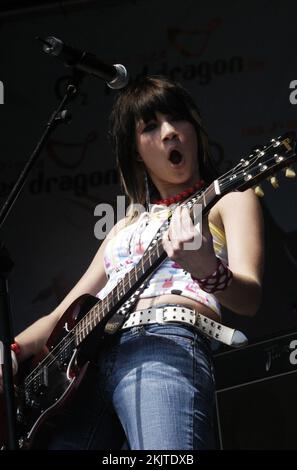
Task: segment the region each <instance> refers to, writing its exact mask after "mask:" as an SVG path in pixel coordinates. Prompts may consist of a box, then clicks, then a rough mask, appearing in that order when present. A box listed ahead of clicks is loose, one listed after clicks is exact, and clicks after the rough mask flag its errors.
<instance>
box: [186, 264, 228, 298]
mask: <svg viewBox="0 0 297 470" xmlns="http://www.w3.org/2000/svg"><path fill="white" fill-rule="evenodd" d="M192 279H193V280H194V281H197V282H198V284H199V286H200V287H201V289H202V290H204V291H205V292H208V293H209V294H213V293H215V292H217V291H221V290H225V289H227V287H228V286H229V285H230V284H231V281H232V279H233V274H232V271H230V269H229V268H228V266H226V265H225V264H224V263H223V262H222V260H220V258H218V257H217V267H216V270H215V271H214V272H213V273H212V274H210V275H209V276H207V277H204V278H201V279H200V278H198V277H194V276H192Z"/></svg>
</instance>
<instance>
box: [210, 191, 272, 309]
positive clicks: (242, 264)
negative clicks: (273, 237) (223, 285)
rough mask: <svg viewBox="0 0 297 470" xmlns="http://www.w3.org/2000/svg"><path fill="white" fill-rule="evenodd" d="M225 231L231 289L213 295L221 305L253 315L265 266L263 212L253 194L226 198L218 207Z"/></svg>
mask: <svg viewBox="0 0 297 470" xmlns="http://www.w3.org/2000/svg"><path fill="white" fill-rule="evenodd" d="M219 213H220V216H221V219H222V222H223V225H224V228H225V234H226V240H227V247H228V262H229V267H230V269H231V271H232V272H233V280H232V283H231V285H230V286H229V287H228V289H226V290H225V291H222V292H218V293H217V294H216V296H217V298H218V300H219V301H220V303H221V304H222V305H224V306H225V307H227V308H229V309H230V310H232V311H233V312H236V313H239V314H241V315H254V314H255V313H256V312H257V310H258V308H259V305H260V301H261V293H262V288H261V284H262V275H263V264H264V240H263V239H264V233H263V232H264V228H263V217H262V211H261V207H260V204H259V201H258V199H257V196H255V194H254V192H253V191H252V190H248V191H245V192H243V193H240V192H237V193H231V194H228V195H226V196H225V197H224V198H222V200H221V201H220V203H219Z"/></svg>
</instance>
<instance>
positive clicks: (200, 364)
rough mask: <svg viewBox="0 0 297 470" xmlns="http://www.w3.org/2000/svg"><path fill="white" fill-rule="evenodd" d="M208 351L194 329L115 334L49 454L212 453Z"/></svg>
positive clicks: (174, 327)
mask: <svg viewBox="0 0 297 470" xmlns="http://www.w3.org/2000/svg"><path fill="white" fill-rule="evenodd" d="M214 390H215V387H214V377H213V366H212V359H211V351H210V346H209V344H208V340H207V339H205V338H204V337H203V336H202V335H201V334H200V333H199V332H198V331H196V330H194V328H192V327H191V326H184V325H177V324H167V325H159V324H152V325H146V326H137V327H133V328H130V329H126V330H123V331H121V332H120V333H117V334H116V335H115V336H114V337H112V338H111V340H110V341H109V342H108V343H107V344H106V345H105V347H104V350H102V352H101V355H100V358H99V361H98V364H96V365H95V366H94V367H92V370H90V372H89V374H88V376H87V377H86V379H85V380H84V381H83V382H82V384H81V385H80V387H79V389H78V392H77V395H76V397H75V399H74V401H73V402H72V404H71V408H70V410H69V412H68V414H67V415H66V416H63V418H62V419H61V422H60V424H59V431H58V433H55V435H54V437H53V438H52V439H51V440H50V443H49V448H50V449H68V450H69V449H71V450H74V449H98V450H99V449H100V450H102V449H104V450H112V449H121V448H122V446H123V443H124V441H125V440H126V439H127V442H128V448H130V449H132V450H136V449H144V450H170V449H175V450H194V449H211V448H213V424H212V421H213V411H214Z"/></svg>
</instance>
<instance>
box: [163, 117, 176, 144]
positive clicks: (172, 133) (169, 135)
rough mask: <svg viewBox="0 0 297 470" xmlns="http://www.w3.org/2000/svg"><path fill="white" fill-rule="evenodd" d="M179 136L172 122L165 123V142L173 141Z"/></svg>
mask: <svg viewBox="0 0 297 470" xmlns="http://www.w3.org/2000/svg"><path fill="white" fill-rule="evenodd" d="M177 135H178V133H177V130H176V128H175V127H174V125H173V124H172V122H170V121H167V120H166V121H163V123H162V128H161V136H162V140H163V141H166V140H172V139H175V138H177Z"/></svg>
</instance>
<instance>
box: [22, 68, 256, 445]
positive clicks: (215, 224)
mask: <svg viewBox="0 0 297 470" xmlns="http://www.w3.org/2000/svg"><path fill="white" fill-rule="evenodd" d="M111 138H112V142H113V144H114V147H115V152H116V156H117V161H118V168H119V171H120V175H121V180H122V184H123V187H124V190H125V193H126V195H127V196H128V198H129V202H130V204H131V205H130V210H129V213H128V215H127V217H126V218H125V219H124V220H121V221H120V222H119V223H118V224H117V225H116V226H115V227H114V228H113V230H112V231H111V233H110V234H109V236H108V237H107V238H106V239H105V240H104V242H103V243H102V245H101V246H100V248H99V250H98V252H97V254H96V255H95V257H94V259H93V261H92V263H91V265H90V266H89V268H88V270H87V271H86V272H85V274H84V275H83V276H82V278H81V279H80V281H79V282H78V283H77V285H76V286H75V287H74V288H73V289H72V291H71V292H70V293H69V294H68V295H67V296H66V298H65V299H64V300H63V301H62V302H61V304H60V305H59V306H58V307H57V308H56V309H55V310H54V311H53V312H52V313H51V314H49V315H48V316H45V317H43V318H41V319H40V320H38V321H37V322H35V323H34V324H33V325H31V326H30V327H29V328H27V329H26V330H25V331H24V332H22V333H21V334H20V335H19V336H18V337H17V338H16V341H17V343H18V344H19V346H20V350H19V356H18V360H19V361H22V360H24V359H25V358H27V357H29V356H31V355H33V354H36V353H37V352H38V351H39V350H40V349H41V348H42V347H43V346H44V344H45V343H46V341H47V339H48V337H49V335H50V333H51V331H52V329H53V328H54V326H55V325H56V323H57V321H58V319H59V318H60V317H61V315H62V314H63V313H64V311H65V310H66V308H67V307H68V306H69V305H70V304H71V303H72V302H73V301H74V300H75V299H76V298H77V297H79V296H80V295H81V294H84V293H90V294H93V295H97V296H98V297H100V298H104V296H105V295H106V294H107V292H108V291H109V289H110V285H114V284H116V283H117V281H118V280H119V279H120V278H121V277H123V275H124V274H125V273H126V272H128V271H129V270H130V269H131V267H133V266H134V265H135V264H136V263H137V262H138V261H139V260H140V259H141V256H142V254H143V252H144V250H145V249H146V247H147V246H148V244H149V243H150V241H151V239H152V238H153V236H154V234H155V233H156V231H157V229H158V227H160V225H161V224H162V223H163V221H164V220H165V219H166V218H167V216H168V211H169V209H172V210H173V216H172V218H171V222H170V225H169V229H168V230H167V231H166V232H165V233H164V235H163V247H164V249H165V251H166V253H167V255H168V257H167V258H166V260H165V261H164V262H163V263H162V264H161V266H160V267H159V268H158V269H157V271H156V272H155V273H154V274H153V276H152V277H151V278H150V281H149V283H148V284H147V286H146V288H145V289H144V290H143V291H142V293H141V294H140V296H139V297H138V299H137V302H136V305H135V306H134V307H133V310H132V312H131V313H130V316H129V317H128V319H127V321H126V322H125V323H124V326H123V328H122V329H121V330H120V331H119V332H117V333H116V334H115V335H114V336H111V339H110V340H109V341H108V342H106V344H105V345H104V347H103V348H102V350H101V352H100V356H99V357H98V360H97V362H96V363H95V364H94V365H93V368H92V371H91V372H90V373H89V375H88V377H87V378H86V379H85V380H84V381H83V383H82V384H81V386H80V388H79V390H78V393H77V395H76V397H75V399H74V401H73V403H72V406H71V409H70V411H69V413H67V415H66V416H63V419H62V420H61V422H60V425H59V428H58V429H59V431H57V432H56V433H55V434H54V436H53V438H52V439H51V440H50V442H49V444H48V447H49V448H51V449H119V448H121V446H122V443H123V441H124V440H125V439H126V440H127V442H128V447H129V448H130V449H145V450H149V449H161V450H168V449H183V450H192V449H210V448H212V446H213V424H212V420H213V408H214V377H213V370H212V359H211V349H210V346H209V339H208V338H207V337H206V336H205V335H204V334H203V333H202V332H201V330H200V329H199V322H196V325H195V324H194V323H195V321H193V318H196V319H197V318H200V317H199V315H202V316H204V317H208V318H209V319H212V320H215V321H218V322H219V321H220V304H222V305H224V306H225V307H227V308H229V309H230V310H232V311H233V312H235V313H238V314H240V315H254V314H255V313H256V311H257V309H258V306H259V302H260V297H261V276H262V264H263V227H262V216H261V211H260V208H259V204H258V202H257V199H256V197H255V196H254V193H253V192H252V190H248V191H245V192H243V193H240V192H232V193H229V194H227V195H225V196H224V197H222V198H221V199H220V200H219V202H217V203H216V205H215V206H214V207H213V208H212V209H211V210H210V212H209V214H208V217H205V218H204V220H203V224H202V227H201V226H199V224H198V225H196V226H194V224H193V222H192V219H191V217H190V213H189V211H188V209H186V208H185V207H183V206H181V205H180V204H181V203H182V201H183V200H184V199H185V198H186V197H188V196H189V195H190V194H191V193H193V192H195V191H196V190H197V188H202V187H203V186H205V185H207V184H209V183H210V182H211V181H213V180H214V179H215V177H216V174H215V172H214V169H213V167H212V164H211V160H210V156H209V147H208V139H207V134H206V132H205V130H204V128H203V124H202V121H201V117H200V114H199V111H198V109H197V107H196V105H195V103H194V101H193V100H192V98H191V97H190V96H189V95H188V93H187V92H186V91H185V90H184V89H183V88H182V87H181V86H180V85H178V84H177V83H174V82H172V81H170V80H168V79H166V78H164V77H145V78H141V79H139V80H137V81H135V82H131V83H130V84H129V85H128V86H127V87H126V88H124V89H123V90H122V91H121V92H120V93H119V95H118V97H117V100H116V102H115V104H114V107H113V110H112V114H111ZM136 204H142V205H143V206H145V208H146V210H145V212H143V213H142V214H141V215H140V214H139V212H137V211H136V210H135V208H136ZM169 206H170V207H169ZM199 236H200V237H201V239H200V241H201V246H200V248H199V247H198V248H197V245H196V247H194V248H193V245H191V242H193V241H194V240H196V239H197V237H198V238H199ZM204 317H201V318H204ZM168 320H170V321H168Z"/></svg>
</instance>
